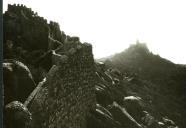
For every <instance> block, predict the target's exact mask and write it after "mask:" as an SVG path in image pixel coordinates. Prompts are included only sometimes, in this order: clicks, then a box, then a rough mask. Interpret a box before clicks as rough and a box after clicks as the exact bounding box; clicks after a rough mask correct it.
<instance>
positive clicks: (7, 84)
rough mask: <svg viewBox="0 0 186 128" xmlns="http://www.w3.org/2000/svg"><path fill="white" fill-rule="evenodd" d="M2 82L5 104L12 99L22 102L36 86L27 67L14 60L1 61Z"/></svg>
mask: <svg viewBox="0 0 186 128" xmlns="http://www.w3.org/2000/svg"><path fill="white" fill-rule="evenodd" d="M3 84H4V94H5V99H4V102H5V105H6V104H7V103H9V102H11V101H14V100H18V101H21V102H24V101H25V100H26V98H27V97H28V96H29V95H30V93H31V92H32V91H33V90H34V88H35V87H36V85H35V82H34V80H33V78H32V74H31V73H30V70H29V69H28V67H27V66H26V65H24V64H23V63H21V62H19V61H16V60H5V62H4V63H3Z"/></svg>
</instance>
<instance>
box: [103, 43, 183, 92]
mask: <svg viewBox="0 0 186 128" xmlns="http://www.w3.org/2000/svg"><path fill="white" fill-rule="evenodd" d="M104 62H105V64H106V65H108V66H111V67H116V68H118V69H120V71H122V72H126V73H129V74H131V73H134V74H136V75H138V76H139V77H140V78H142V79H146V80H150V81H152V82H154V83H156V84H161V85H165V87H166V89H167V87H170V88H171V89H174V90H177V91H174V92H176V93H178V94H184V93H185V91H186V79H185V78H186V67H185V66H184V65H178V64H174V63H173V62H171V61H169V60H167V59H164V58H162V57H160V56H159V55H154V54H153V53H152V52H150V51H149V49H148V48H147V46H146V44H142V43H136V44H133V45H131V46H130V47H129V48H128V49H126V50H125V51H123V52H121V53H118V54H116V55H114V56H111V57H109V58H107V59H105V61H104Z"/></svg>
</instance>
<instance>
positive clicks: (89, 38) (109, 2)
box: [3, 0, 186, 64]
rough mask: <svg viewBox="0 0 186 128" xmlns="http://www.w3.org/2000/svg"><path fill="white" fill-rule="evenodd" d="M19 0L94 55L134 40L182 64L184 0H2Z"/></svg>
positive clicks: (185, 57) (16, 0) (7, 0)
mask: <svg viewBox="0 0 186 128" xmlns="http://www.w3.org/2000/svg"><path fill="white" fill-rule="evenodd" d="M8 3H22V4H24V5H26V6H27V7H30V8H32V10H33V11H36V12H38V15H39V16H43V17H45V18H46V19H48V20H53V21H56V22H58V23H59V24H60V27H61V30H62V31H64V32H65V33H66V34H68V35H71V36H79V37H80V40H81V41H82V42H88V43H91V44H92V45H93V52H94V56H95V58H100V57H105V56H109V55H111V54H114V53H116V52H120V51H123V50H124V49H126V48H127V47H128V46H129V45H130V44H131V43H135V42H136V40H139V41H140V42H144V43H146V44H147V46H148V47H149V49H150V51H152V52H153V53H155V54H159V55H160V56H162V57H164V58H167V59H169V60H171V61H173V62H174V63H182V64H186V47H185V46H186V1H185V0H4V3H3V7H4V10H6V9H7V4H8Z"/></svg>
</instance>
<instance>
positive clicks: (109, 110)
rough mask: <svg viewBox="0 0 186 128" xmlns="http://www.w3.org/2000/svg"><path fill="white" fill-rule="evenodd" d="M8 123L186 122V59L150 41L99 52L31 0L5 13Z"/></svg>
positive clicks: (107, 127)
mask: <svg viewBox="0 0 186 128" xmlns="http://www.w3.org/2000/svg"><path fill="white" fill-rule="evenodd" d="M3 19H4V22H3V23H4V27H3V36H4V38H3V54H4V55H3V58H4V60H3V85H4V126H5V127H6V128H58V127H59V128H185V127H186V123H185V122H186V110H185V107H186V103H185V102H184V101H186V94H185V92H186V79H185V78H186V66H185V65H178V64H174V63H172V62H170V61H168V60H166V59H163V58H161V57H160V56H158V55H154V54H153V53H151V52H150V51H149V49H148V48H147V46H146V45H145V44H142V43H136V44H133V45H131V46H130V47H129V48H128V49H126V50H125V51H123V52H122V53H119V54H116V55H113V56H111V57H108V58H104V59H101V60H95V59H94V56H93V53H92V45H91V44H88V43H82V42H81V41H80V39H79V37H71V36H69V35H66V34H65V32H63V31H62V30H60V26H59V24H58V23H56V22H53V21H50V22H48V21H47V20H46V19H44V18H43V17H40V16H38V14H37V13H35V12H34V11H32V10H31V9H30V8H27V7H26V6H24V5H8V10H7V11H6V12H5V13H4V14H3Z"/></svg>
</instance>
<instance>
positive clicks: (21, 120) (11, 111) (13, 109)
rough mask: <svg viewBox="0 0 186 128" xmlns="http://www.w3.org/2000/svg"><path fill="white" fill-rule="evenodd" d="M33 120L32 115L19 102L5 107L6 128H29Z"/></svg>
mask: <svg viewBox="0 0 186 128" xmlns="http://www.w3.org/2000/svg"><path fill="white" fill-rule="evenodd" d="M31 120H32V118H31V113H30V112H29V111H28V109H27V108H26V107H25V106H24V105H23V104H22V103H20V102H19V101H13V102H11V103H9V104H7V105H6V106H5V111H4V125H5V127H6V128H27V127H28V126H29V125H30V122H31Z"/></svg>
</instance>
